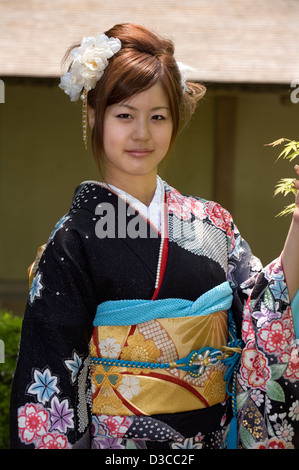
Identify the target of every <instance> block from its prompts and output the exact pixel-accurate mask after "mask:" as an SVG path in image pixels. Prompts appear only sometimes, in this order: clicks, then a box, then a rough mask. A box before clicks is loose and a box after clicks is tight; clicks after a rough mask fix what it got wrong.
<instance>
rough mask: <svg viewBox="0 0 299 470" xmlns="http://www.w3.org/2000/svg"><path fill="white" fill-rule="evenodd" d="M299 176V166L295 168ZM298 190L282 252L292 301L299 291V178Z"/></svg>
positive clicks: (295, 183)
mask: <svg viewBox="0 0 299 470" xmlns="http://www.w3.org/2000/svg"><path fill="white" fill-rule="evenodd" d="M295 171H296V173H297V175H298V176H299V166H298V165H296V166H295ZM294 187H295V188H296V189H297V194H296V199H295V210H294V213H293V219H292V222H291V227H290V230H289V233H288V236H287V239H286V243H285V246H284V249H283V252H282V264H283V268H284V273H285V278H286V283H287V286H288V291H289V297H290V301H292V300H293V298H294V297H295V295H296V293H297V291H298V289H299V178H298V179H296V180H294Z"/></svg>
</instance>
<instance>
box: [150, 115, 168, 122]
mask: <svg viewBox="0 0 299 470" xmlns="http://www.w3.org/2000/svg"><path fill="white" fill-rule="evenodd" d="M152 119H153V120H154V121H164V120H165V119H166V117H165V116H162V114H155V115H154V116H152Z"/></svg>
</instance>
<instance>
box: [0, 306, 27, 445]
mask: <svg viewBox="0 0 299 470" xmlns="http://www.w3.org/2000/svg"><path fill="white" fill-rule="evenodd" d="M21 327H22V318H20V317H17V316H14V315H12V314H11V313H10V312H6V311H0V339H1V340H2V341H3V343H4V350H5V353H4V363H2V362H0V449H8V448H9V407H10V392H11V385H12V379H13V375H14V371H15V367H16V361H17V354H18V349H19V342H20V336H21Z"/></svg>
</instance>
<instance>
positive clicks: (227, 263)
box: [11, 24, 299, 449]
mask: <svg viewBox="0 0 299 470" xmlns="http://www.w3.org/2000/svg"><path fill="white" fill-rule="evenodd" d="M71 57H72V62H71V65H70V68H69V71H68V72H67V73H66V74H65V75H64V76H63V77H62V80H61V85H60V86H61V87H62V88H63V89H64V90H65V92H66V93H68V94H69V95H70V97H71V100H77V99H78V98H79V97H80V96H82V98H83V110H84V119H83V123H84V138H85V140H86V132H85V129H86V126H85V124H86V119H87V118H86V116H87V115H88V120H89V124H90V127H91V129H92V145H93V151H94V155H95V158H96V160H97V162H98V164H99V167H100V169H101V172H102V174H103V182H97V181H87V182H83V183H82V184H81V185H80V186H79V188H78V189H77V191H76V194H75V196H74V199H73V202H72V205H71V208H70V210H69V212H68V213H67V214H66V215H65V216H64V217H63V218H62V219H61V220H60V221H59V222H58V224H57V225H56V226H55V229H54V230H53V232H52V233H51V235H50V237H49V240H48V242H47V245H46V248H45V250H44V252H43V254H42V256H41V259H40V260H39V263H38V267H37V270H36V272H35V277H34V279H33V283H32V287H31V290H30V295H29V299H28V305H27V309H26V313H25V317H24V323H23V332H22V339H21V344H20V354H19V359H18V364H17V368H16V373H15V379H14V386H13V391H12V402H11V403H12V407H11V415H12V428H11V438H12V447H13V448H17V447H23V448H42V449H44V448H99V449H106V448H115V449H124V448H130V449H132V448H142V449H158V448H167V449H181V448H189V449H190V448H194V449H201V448H209V449H211V448H225V447H236V446H239V447H244V448H271V447H283V448H288V447H296V446H297V447H298V446H299V437H298V418H299V412H298V408H299V392H298V378H299V377H298V350H297V347H296V333H295V328H294V319H295V311H296V309H297V310H298V294H297V292H298V286H299V280H298V277H299V273H298V265H299V263H298V261H299V260H298V241H299V234H298V226H299V216H298V213H299V201H298V195H297V206H296V211H295V213H294V217H293V222H292V227H291V229H290V234H289V237H288V240H287V242H286V246H285V249H284V252H283V254H282V257H279V258H278V259H277V260H275V261H274V262H273V263H271V264H270V265H269V266H267V267H266V268H264V269H262V267H261V265H260V263H259V261H258V260H257V259H256V258H255V257H254V256H253V255H252V254H251V252H250V249H249V246H248V245H247V243H246V242H245V241H244V240H243V239H242V237H241V236H240V234H239V232H238V230H237V228H236V226H235V225H234V223H233V220H232V218H231V216H230V214H229V213H228V212H227V211H226V210H225V209H223V208H222V207H221V206H219V205H218V204H217V203H215V202H211V201H204V200H202V199H200V198H199V197H187V196H182V195H181V194H180V193H179V192H178V191H177V190H175V189H174V188H171V187H170V186H169V185H168V184H167V183H166V182H164V181H162V180H161V179H160V178H159V177H158V176H157V166H158V164H159V163H160V162H161V161H162V160H163V159H164V158H165V156H166V155H167V154H168V153H169V152H170V150H171V147H172V145H173V143H174V140H175V137H176V135H177V133H178V130H179V128H180V126H181V123H182V121H183V120H184V119H185V118H186V119H187V120H188V118H189V117H190V116H191V115H192V113H193V111H194V109H195V106H196V103H197V101H198V100H199V99H200V98H201V96H202V95H203V94H204V91H205V90H204V87H203V86H201V85H199V84H195V83H190V82H187V83H186V82H185V79H184V73H183V69H182V67H181V65H180V64H178V63H177V62H176V60H175V58H174V48H173V45H172V43H171V42H170V41H168V40H165V39H163V38H160V37H159V36H157V35H156V34H153V33H152V32H150V31H148V30H146V29H145V28H143V27H141V26H137V25H132V24H123V25H117V26H115V27H113V28H112V29H111V30H109V31H107V32H106V33H105V35H99V36H97V37H96V38H91V37H89V38H85V39H84V40H83V41H82V43H81V45H78V46H76V48H74V49H73V50H72V53H71ZM294 184H295V185H296V188H297V189H298V188H299V185H298V182H296V183H294ZM282 261H283V264H284V270H283V268H282ZM287 284H288V288H289V291H288V290H287ZM291 302H293V303H292V306H291ZM296 305H297V307H296ZM296 331H297V330H296ZM297 337H298V335H297ZM237 374H238V375H237ZM237 396H238V409H237V401H236V400H237ZM237 423H238V424H237Z"/></svg>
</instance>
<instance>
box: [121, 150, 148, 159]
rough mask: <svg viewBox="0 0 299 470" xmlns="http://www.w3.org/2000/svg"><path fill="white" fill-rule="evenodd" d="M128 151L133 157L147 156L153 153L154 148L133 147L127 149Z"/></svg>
mask: <svg viewBox="0 0 299 470" xmlns="http://www.w3.org/2000/svg"><path fill="white" fill-rule="evenodd" d="M126 152H127V153H128V154H129V155H131V156H132V157H137V158H142V157H146V156H147V155H149V154H150V153H152V150H150V149H132V150H126Z"/></svg>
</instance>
